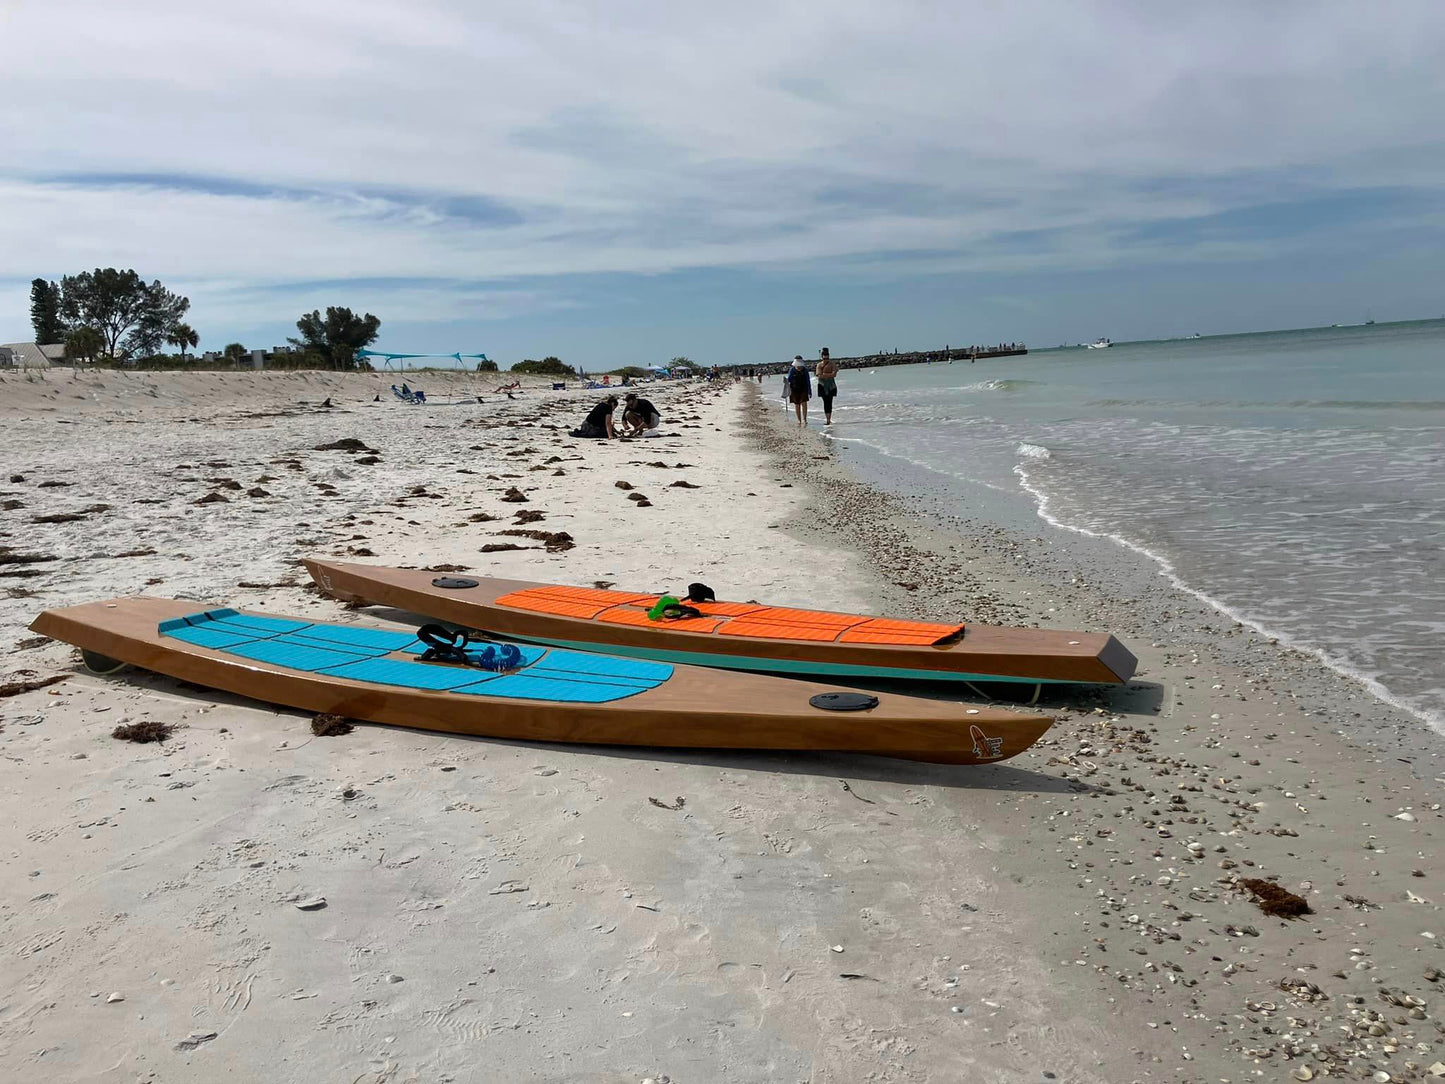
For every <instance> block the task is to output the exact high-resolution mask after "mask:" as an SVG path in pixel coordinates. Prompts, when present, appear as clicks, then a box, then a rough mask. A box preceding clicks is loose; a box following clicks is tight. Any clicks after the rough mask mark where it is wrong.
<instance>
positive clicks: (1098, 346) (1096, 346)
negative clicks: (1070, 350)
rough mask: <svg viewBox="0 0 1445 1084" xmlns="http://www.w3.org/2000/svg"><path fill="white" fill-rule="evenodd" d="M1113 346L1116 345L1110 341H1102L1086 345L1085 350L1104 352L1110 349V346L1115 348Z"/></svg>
mask: <svg viewBox="0 0 1445 1084" xmlns="http://www.w3.org/2000/svg"><path fill="white" fill-rule="evenodd" d="M1113 345H1114V344H1113V343H1111V342H1110V341H1109V340H1108V339H1100V340H1099V341H1098V342H1092V343H1087V344H1086V345H1085V349H1086V350H1103V349H1104V348H1105V347H1109V346H1113Z"/></svg>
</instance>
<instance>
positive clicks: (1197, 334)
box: [1189, 331, 1204, 339]
mask: <svg viewBox="0 0 1445 1084" xmlns="http://www.w3.org/2000/svg"><path fill="white" fill-rule="evenodd" d="M1189 337H1190V338H1191V339H1202V338H1204V336H1203V335H1201V334H1199V332H1197V331H1196V332H1195V333H1194V334H1193V335H1190V336H1189Z"/></svg>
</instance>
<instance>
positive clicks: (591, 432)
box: [571, 395, 617, 440]
mask: <svg viewBox="0 0 1445 1084" xmlns="http://www.w3.org/2000/svg"><path fill="white" fill-rule="evenodd" d="M616 409H617V396H615V395H609V396H608V397H607V398H606V399H603V400H602V402H600V403H598V404H597V405H596V406H595V407H593V408H592V412H591V413H590V414H588V415H587V420H586V421H584V422H583V423H582V424H581V425H579V426H578V427H577V428H576V429H574V430H572V433H571V435H572V436H574V437H586V438H588V439H590V440H607V439H608V438H609V437H615V436H617V430H616V429H614V428H613V425H612V412H613V411H614V410H616Z"/></svg>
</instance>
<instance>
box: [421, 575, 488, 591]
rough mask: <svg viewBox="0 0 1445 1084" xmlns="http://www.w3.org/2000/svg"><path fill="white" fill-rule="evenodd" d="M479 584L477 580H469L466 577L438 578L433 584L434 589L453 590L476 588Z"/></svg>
mask: <svg viewBox="0 0 1445 1084" xmlns="http://www.w3.org/2000/svg"><path fill="white" fill-rule="evenodd" d="M477 584H478V581H477V580H469V579H467V578H466V577H465V576H438V577H437V578H436V579H434V580H432V582H431V585H432V586H433V587H450V588H453V589H457V588H462V587H476V586H477Z"/></svg>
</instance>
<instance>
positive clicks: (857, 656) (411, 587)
mask: <svg viewBox="0 0 1445 1084" xmlns="http://www.w3.org/2000/svg"><path fill="white" fill-rule="evenodd" d="M305 564H306V567H307V569H308V570H309V571H310V573H311V577H312V579H314V580H315V581H316V583H317V584H318V585H319V586H320V587H321V589H322V591H324V592H325V593H326V594H329V595H332V596H334V597H336V598H340V599H345V600H363V601H366V602H373V603H380V604H382V605H386V606H394V607H396V608H398V609H402V610H407V611H409V612H411V613H415V614H423V615H425V616H427V617H431V618H435V619H437V620H439V621H445V622H449V623H451V624H454V625H457V626H461V627H464V628H471V629H481V630H484V631H486V632H488V633H490V634H492V635H495V636H500V637H504V638H507V639H511V640H517V641H521V642H525V643H535V644H551V645H554V646H557V647H566V648H571V649H574V650H581V651H605V652H608V653H610V654H614V655H629V656H632V657H634V658H643V659H652V660H656V661H663V662H682V663H690V664H693V665H698V666H712V667H721V668H725V669H733V670H758V671H766V672H771V673H779V674H789V675H797V676H806V677H819V678H836V679H843V680H850V681H856V680H866V679H870V678H883V679H888V680H912V681H1005V682H1022V683H1026V684H1038V685H1044V684H1060V683H1068V684H1097V685H1117V684H1122V683H1123V682H1126V681H1128V680H1129V678H1130V677H1132V676H1133V674H1134V670H1135V667H1136V665H1137V660H1136V659H1135V658H1134V656H1133V654H1131V653H1130V651H1129V649H1128V648H1126V647H1125V646H1124V645H1123V644H1121V643H1120V642H1119V641H1118V640H1116V639H1115V638H1114V637H1113V636H1110V635H1108V634H1107V633H1089V632H1066V631H1059V630H1056V629H1030V628H1004V627H999V626H991V625H975V624H971V623H970V624H967V625H962V624H959V625H944V624H937V623H930V622H923V621H903V620H894V619H890V618H879V617H867V616H864V615H860V614H843V613H831V612H827V611H822V610H799V609H791V608H787V607H779V606H767V605H764V604H762V603H753V602H747V603H741V602H711V601H709V602H691V601H688V602H686V605H687V606H689V607H691V608H693V609H695V610H696V611H697V613H698V616H696V617H693V616H684V617H682V618H680V619H677V620H667V619H663V620H655V619H653V618H652V617H650V616H649V612H650V611H651V609H652V608H653V607H654V605H655V604H656V603H657V601H658V598H659V596H658V595H657V594H656V593H655V592H654V593H646V592H636V591H617V590H600V589H598V588H592V587H569V586H564V585H549V584H541V583H529V582H527V581H524V580H507V579H497V578H492V577H484V576H476V577H473V576H438V575H437V574H436V573H433V572H427V571H425V570H414V569H403V568H388V567H385V566H381V565H362V564H353V563H346V562H340V561H325V560H317V559H311V558H308V559H307V560H306V562H305Z"/></svg>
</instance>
